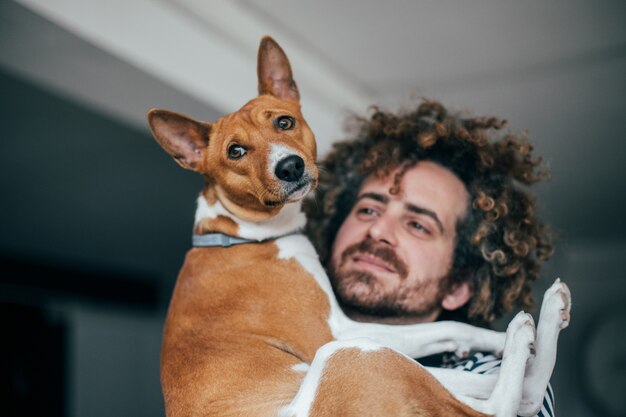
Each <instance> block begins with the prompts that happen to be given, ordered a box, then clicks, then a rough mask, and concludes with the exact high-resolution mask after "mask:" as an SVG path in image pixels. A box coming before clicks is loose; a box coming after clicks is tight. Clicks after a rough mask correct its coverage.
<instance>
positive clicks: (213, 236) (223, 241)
mask: <svg viewBox="0 0 626 417" xmlns="http://www.w3.org/2000/svg"><path fill="white" fill-rule="evenodd" d="M300 232H301V231H300V230H296V231H294V232H291V233H287V234H284V235H281V236H275V237H270V238H267V239H262V240H255V239H245V238H242V237H237V236H230V235H225V234H224V233H208V234H206V235H196V234H194V235H193V236H192V237H191V241H192V245H193V246H194V247H196V248H206V247H211V246H221V247H223V248H227V247H229V246H234V245H240V244H242V243H263V242H267V241H268V240H274V239H278V238H281V237H285V236H289V235H295V234H297V233H300Z"/></svg>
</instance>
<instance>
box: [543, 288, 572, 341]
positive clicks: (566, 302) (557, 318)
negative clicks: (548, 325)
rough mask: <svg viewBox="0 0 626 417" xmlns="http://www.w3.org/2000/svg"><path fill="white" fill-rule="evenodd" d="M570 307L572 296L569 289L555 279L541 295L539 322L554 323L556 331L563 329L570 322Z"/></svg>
mask: <svg viewBox="0 0 626 417" xmlns="http://www.w3.org/2000/svg"><path fill="white" fill-rule="evenodd" d="M571 306H572V295H571V293H570V291H569V288H568V287H567V285H566V284H565V283H564V282H561V279H560V278H557V279H556V281H554V284H552V285H551V286H550V288H548V289H547V290H546V292H545V294H544V295H543V302H542V304H541V320H548V321H549V322H551V321H554V322H556V323H555V324H556V326H557V328H558V329H564V328H566V327H567V326H568V325H569V322H570V318H571V316H570V310H571ZM544 317H545V318H544Z"/></svg>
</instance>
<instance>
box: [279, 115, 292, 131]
mask: <svg viewBox="0 0 626 417" xmlns="http://www.w3.org/2000/svg"><path fill="white" fill-rule="evenodd" d="M295 125H296V120H295V119H294V118H293V117H291V116H279V117H277V118H276V120H274V126H276V127H277V128H278V129H280V130H291V129H293V128H294V127H295Z"/></svg>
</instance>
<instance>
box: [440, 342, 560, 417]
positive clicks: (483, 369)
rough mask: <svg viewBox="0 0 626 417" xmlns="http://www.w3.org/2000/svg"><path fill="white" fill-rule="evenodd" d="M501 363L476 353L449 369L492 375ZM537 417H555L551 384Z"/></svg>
mask: <svg viewBox="0 0 626 417" xmlns="http://www.w3.org/2000/svg"><path fill="white" fill-rule="evenodd" d="M501 363H502V360H501V359H498V358H497V357H495V356H494V355H491V354H484V353H475V354H474V355H473V356H470V357H469V358H467V359H463V360H460V361H456V362H453V363H449V364H448V365H447V367H450V368H452V369H460V370H463V371H468V372H474V373H478V374H492V373H495V372H498V368H500V364H501ZM537 417H554V392H553V391H552V386H551V385H550V384H548V387H547V389H546V393H545V395H544V398H543V404H542V406H541V410H540V411H539V413H538V414H537Z"/></svg>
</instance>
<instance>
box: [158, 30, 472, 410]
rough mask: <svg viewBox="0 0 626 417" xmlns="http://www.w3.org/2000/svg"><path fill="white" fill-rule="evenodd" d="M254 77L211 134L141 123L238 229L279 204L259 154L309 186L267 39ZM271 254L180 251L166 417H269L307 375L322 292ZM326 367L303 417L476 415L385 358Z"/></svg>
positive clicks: (310, 162) (280, 71) (167, 121)
mask: <svg viewBox="0 0 626 417" xmlns="http://www.w3.org/2000/svg"><path fill="white" fill-rule="evenodd" d="M258 74H259V91H260V94H261V95H260V96H259V97H257V98H255V99H253V100H251V101H250V102H248V103H247V104H246V105H244V106H243V107H242V108H241V109H240V110H239V111H237V112H235V113H232V114H230V115H227V116H225V117H223V118H222V119H220V120H218V121H217V122H215V123H213V124H210V123H206V122H198V121H195V120H193V119H190V118H188V117H187V116H183V115H180V114H176V113H172V112H168V111H163V110H152V111H151V112H150V113H149V121H150V126H151V128H152V130H153V134H154V136H155V138H156V140H157V141H158V142H159V143H160V144H161V146H163V148H164V149H165V150H166V151H167V152H169V153H170V154H171V155H172V156H173V157H174V159H175V160H176V161H177V162H178V163H179V164H180V165H181V166H183V167H184V168H187V169H191V170H194V171H197V172H199V173H201V174H202V175H203V176H204V177H205V179H206V186H205V189H204V190H203V194H202V195H203V196H204V198H206V200H207V202H208V203H209V204H212V203H215V202H216V201H218V200H219V202H221V203H222V205H223V206H224V207H225V208H226V209H227V210H228V211H230V213H232V214H234V215H236V216H237V217H238V218H240V219H243V220H246V221H262V220H266V219H269V218H271V217H272V216H274V215H276V214H277V213H278V212H279V211H280V209H281V208H282V207H283V205H284V204H285V203H286V202H287V198H288V196H285V195H283V191H282V189H281V188H280V187H279V184H278V181H277V179H276V178H275V177H274V176H273V175H272V173H271V172H270V170H269V169H268V166H267V155H268V153H269V146H270V144H271V143H285V144H288V145H289V147H290V148H291V149H294V150H296V151H297V152H298V153H299V154H300V155H301V156H302V157H303V159H304V162H305V164H306V166H307V167H308V169H309V170H310V171H311V172H312V173H313V176H314V179H313V180H314V181H315V180H316V178H317V169H316V168H315V152H316V148H315V140H314V137H313V133H312V132H311V130H310V129H309V127H308V126H307V124H306V122H305V121H304V119H303V117H302V115H301V113H300V106H299V103H298V101H297V100H298V97H299V94H298V92H297V88H296V86H295V83H294V82H293V79H292V77H291V69H290V66H289V63H288V61H287V59H286V56H284V53H283V52H282V50H280V47H279V46H278V45H277V44H276V43H275V42H274V41H273V40H271V39H269V38H264V39H263V40H262V42H261V46H260V48H259V69H258ZM283 114H288V115H291V116H293V117H294V119H295V120H296V128H294V129H292V130H287V131H281V130H279V129H277V128H276V126H274V124H273V123H272V119H273V118H275V117H276V116H277V115H283ZM232 143H237V144H239V145H242V146H245V147H246V148H247V150H248V154H247V156H246V157H245V158H241V159H239V160H237V161H234V160H232V159H229V158H228V157H227V155H228V148H229V146H230V145H231V144H232ZM268 200H269V201H271V202H273V203H274V202H275V203H276V204H271V205H268V204H266V201H268ZM237 231H238V226H237V224H236V223H235V222H234V221H233V220H231V219H227V218H225V217H219V216H218V217H216V218H215V219H212V220H206V221H201V222H200V223H199V224H198V225H197V228H196V232H197V233H209V232H222V233H227V234H236V232H237ZM278 254H279V253H278V249H277V247H276V245H275V244H274V243H273V242H266V243H255V244H246V245H237V246H232V247H229V248H221V247H208V248H193V249H191V250H190V251H189V252H188V254H187V256H186V259H185V263H184V265H183V267H182V269H181V271H180V274H179V276H178V280H177V283H176V288H175V290H174V293H173V295H172V300H171V303H170V308H169V311H168V315H167V319H166V324H165V329H164V335H163V347H162V355H161V381H162V385H163V395H164V398H165V406H166V413H167V415H168V416H169V417H179V416H185V417H187V416H220V417H223V416H275V415H276V412H277V411H278V410H279V409H280V408H281V407H283V406H285V405H287V404H289V403H290V402H291V401H292V399H293V398H294V396H295V395H296V393H297V391H298V389H299V388H300V384H301V382H302V373H300V372H297V371H294V370H293V369H292V367H293V366H294V365H297V364H301V363H303V362H304V363H308V364H310V363H311V362H312V361H313V358H314V356H315V354H316V352H317V350H318V349H319V348H320V347H321V346H323V345H324V344H326V343H328V342H330V341H332V340H333V338H332V334H331V330H330V328H329V325H328V318H329V314H330V304H329V300H328V297H327V295H326V293H325V292H324V291H323V290H322V289H321V288H320V287H319V285H318V284H317V282H316V281H315V279H314V278H313V277H311V276H310V275H309V274H308V273H307V272H306V271H305V270H304V269H303V267H302V266H301V265H300V264H299V263H298V262H297V261H296V260H295V259H279V258H278ZM331 361H332V365H333V366H332V368H330V369H328V373H327V374H325V375H324V378H323V381H322V387H321V388H320V395H319V396H318V401H316V403H315V407H314V410H313V411H314V413H313V415H316V416H336V415H359V416H360V415H396V411H397V415H470V416H477V415H479V414H477V413H475V412H473V411H471V410H469V409H468V408H467V407H465V406H463V405H462V404H460V403H459V402H457V401H455V400H453V399H452V397H451V395H450V394H449V393H448V392H447V391H446V390H445V389H444V388H443V387H442V386H441V385H439V384H438V383H437V382H436V381H435V380H434V379H433V378H432V377H431V376H430V375H429V374H428V373H427V372H426V371H425V370H424V369H423V368H421V367H420V366H419V365H417V364H414V363H411V361H409V360H407V359H406V358H405V357H403V356H401V355H399V354H397V353H395V352H393V351H391V350H388V349H386V350H384V351H381V352H374V354H373V355H367V354H364V355H360V354H356V353H355V352H353V351H348V352H340V353H338V354H337V356H335V357H332V358H331ZM381 381H384V383H385V384H389V386H384V387H382V388H381V389H380V392H381V393H384V395H383V394H381V395H373V394H375V393H376V392H377V391H378V387H377V386H376V385H375V384H379V383H380V382H381ZM345 393H348V394H349V396H348V397H344V396H343V395H344V394H345ZM356 400H358V401H359V402H358V403H355V402H353V401H356ZM372 410H375V412H374V413H373V412H372ZM435 410H436V411H435ZM379 411H380V412H379ZM344 412H345V414H344ZM390 413H391V414H390Z"/></svg>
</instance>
